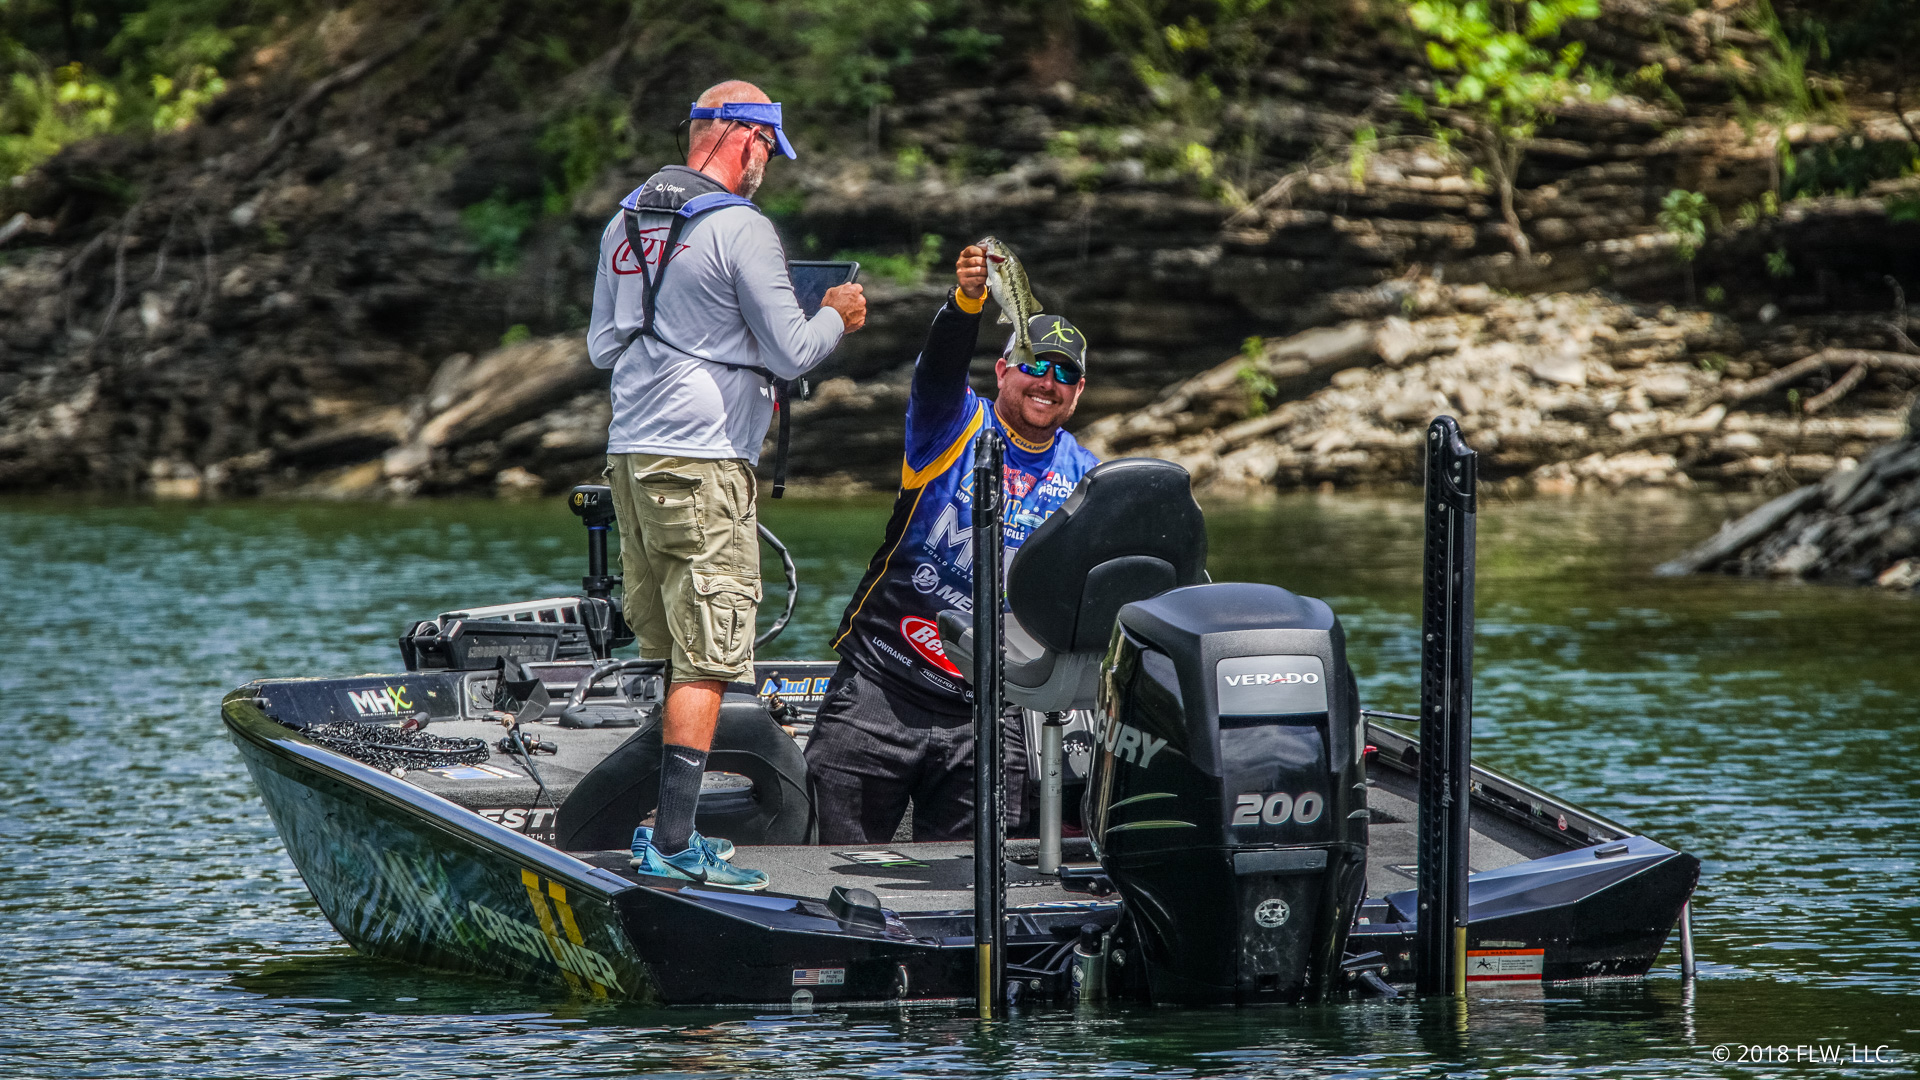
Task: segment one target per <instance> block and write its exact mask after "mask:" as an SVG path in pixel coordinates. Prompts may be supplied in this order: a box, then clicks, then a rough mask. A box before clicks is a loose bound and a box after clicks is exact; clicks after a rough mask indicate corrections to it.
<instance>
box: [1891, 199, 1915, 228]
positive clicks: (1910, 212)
mask: <svg viewBox="0 0 1920 1080" xmlns="http://www.w3.org/2000/svg"><path fill="white" fill-rule="evenodd" d="M1887 220H1888V221H1910V222H1920V195H1896V196H1894V197H1893V198H1891V199H1888V200H1887Z"/></svg>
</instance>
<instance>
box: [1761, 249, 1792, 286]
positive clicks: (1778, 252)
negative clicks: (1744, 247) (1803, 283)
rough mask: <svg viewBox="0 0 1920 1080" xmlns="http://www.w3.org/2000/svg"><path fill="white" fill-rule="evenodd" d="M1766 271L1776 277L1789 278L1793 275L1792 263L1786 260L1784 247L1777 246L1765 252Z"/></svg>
mask: <svg viewBox="0 0 1920 1080" xmlns="http://www.w3.org/2000/svg"><path fill="white" fill-rule="evenodd" d="M1767 273H1768V274H1769V275H1770V276H1772V277H1777V278H1790V277H1792V276H1793V264H1792V263H1790V262H1788V261H1787V249H1786V248H1784V247H1783V248H1777V249H1775V250H1773V251H1769V252H1767Z"/></svg>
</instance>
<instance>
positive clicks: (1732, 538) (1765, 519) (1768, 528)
mask: <svg viewBox="0 0 1920 1080" xmlns="http://www.w3.org/2000/svg"><path fill="white" fill-rule="evenodd" d="M1819 496H1820V485H1819V484H1808V485H1807V486H1805V487H1803V488H1799V489H1796V490H1794V491H1790V492H1788V493H1787V494H1785V495H1782V496H1780V497H1779V498H1777V499H1774V500H1773V501H1772V502H1769V503H1766V504H1764V505H1762V506H1761V507H1760V508H1759V509H1757V510H1754V511H1753V512H1751V513H1749V514H1748V515H1747V516H1746V517H1743V518H1740V519H1739V520H1737V521H1730V522H1728V523H1727V524H1726V525H1725V526H1723V527H1721V529H1720V531H1719V532H1718V533H1716V534H1715V535H1714V537H1713V539H1711V540H1709V541H1707V542H1706V543H1704V544H1701V545H1700V546H1699V547H1697V548H1694V549H1693V550H1692V551H1689V552H1687V553H1686V554H1685V555H1682V556H1680V557H1679V558H1677V559H1672V560H1669V561H1667V562H1663V563H1661V564H1660V565H1659V566H1656V567H1654V568H1653V572H1654V574H1655V575H1657V576H1659V577H1680V576H1682V575H1685V574H1693V573H1698V572H1699V571H1701V570H1711V569H1712V568H1713V567H1714V566H1716V565H1718V564H1719V563H1720V562H1722V561H1723V560H1725V559H1727V558H1728V557H1730V556H1732V555H1735V554H1737V553H1738V552H1739V551H1740V549H1742V548H1744V547H1746V546H1747V545H1748V544H1751V543H1753V542H1754V541H1755V540H1758V539H1760V538H1761V537H1763V536H1765V535H1767V534H1768V533H1770V532H1772V531H1773V530H1774V528H1775V527H1776V526H1778V525H1779V524H1780V523H1781V522H1783V521H1785V520H1787V519H1788V518H1790V517H1792V516H1793V515H1795V514H1797V513H1799V512H1800V511H1801V510H1803V509H1805V508H1806V506H1807V504H1808V503H1810V502H1812V501H1813V500H1814V499H1816V498H1818V497H1819Z"/></svg>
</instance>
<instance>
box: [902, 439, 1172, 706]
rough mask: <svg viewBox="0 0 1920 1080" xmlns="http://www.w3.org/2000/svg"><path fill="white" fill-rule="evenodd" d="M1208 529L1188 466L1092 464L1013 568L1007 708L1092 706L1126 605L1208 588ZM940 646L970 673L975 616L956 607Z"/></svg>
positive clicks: (944, 617)
mask: <svg viewBox="0 0 1920 1080" xmlns="http://www.w3.org/2000/svg"><path fill="white" fill-rule="evenodd" d="M1206 565H1207V529H1206V520H1205V518H1204V517H1203V516H1202V515H1201V513H1200V505H1199V504H1198V503H1196V502H1194V501H1193V486H1192V482H1191V480H1190V478H1189V477H1188V475H1187V470H1185V469H1183V468H1181V467H1180V466H1178V465H1175V464H1174V463H1173V462H1171V461H1162V460H1160V459H1158V458H1119V459H1117V460H1114V461H1107V462H1102V463H1101V464H1099V465H1096V466H1094V468H1093V470H1092V471H1090V472H1088V473H1087V475H1086V476H1085V477H1083V478H1082V479H1081V481H1080V484H1079V486H1078V487H1076V488H1074V490H1073V494H1072V495H1070V496H1068V497H1067V501H1066V502H1065V503H1063V504H1061V507H1060V509H1059V510H1058V511H1056V512H1055V513H1054V514H1053V515H1052V516H1051V517H1049V518H1047V520H1046V521H1045V522H1043V523H1042V524H1041V525H1040V527H1039V528H1037V529H1035V530H1034V531H1033V534H1032V535H1031V536H1029V537H1027V540H1026V543H1024V544H1022V545H1020V550H1019V551H1018V552H1015V553H1014V556H1013V562H1012V564H1011V565H1009V566H1008V568H1007V605H1008V609H1009V610H1008V612H1007V614H1006V618H1005V624H1004V625H1005V642H1004V646H1005V648H1004V655H1005V661H1004V663H1005V668H1004V670H1005V675H1006V696H1007V700H1009V701H1011V702H1013V703H1014V704H1016V705H1019V706H1021V707H1022V708H1027V709H1033V710H1035V711H1037V712H1067V711H1069V710H1072V709H1085V708H1091V707H1092V706H1093V697H1094V691H1095V688H1096V687H1097V685H1098V681H1099V678H1098V677H1099V671H1100V658H1101V657H1102V656H1103V655H1105V653H1106V650H1107V641H1108V639H1109V638H1110V637H1111V636H1112V634H1113V621H1114V618H1115V617H1116V616H1117V615H1118V614H1119V612H1120V609H1121V608H1122V607H1124V606H1126V605H1127V604H1131V603H1133V602H1134V601H1136V600H1145V599H1147V598H1148V597H1151V596H1158V595H1159V594H1160V593H1163V592H1165V591H1167V590H1168V589H1172V588H1177V587H1179V586H1182V585H1197V584H1199V583H1200V582H1202V581H1204V580H1206ZM937 622H938V624H939V627H940V644H941V647H942V648H944V649H945V650H946V654H947V658H948V659H949V660H951V661H952V662H953V663H954V665H955V666H956V667H958V668H959V669H960V671H961V673H962V674H963V675H967V676H971V674H972V672H973V617H972V616H971V615H969V614H967V613H965V612H961V611H957V610H947V611H943V612H941V613H940V616H939V618H938V620H937Z"/></svg>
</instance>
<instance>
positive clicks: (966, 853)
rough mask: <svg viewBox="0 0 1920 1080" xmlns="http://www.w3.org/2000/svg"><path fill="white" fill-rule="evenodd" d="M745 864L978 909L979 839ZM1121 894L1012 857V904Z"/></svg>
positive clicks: (779, 883) (629, 872)
mask: <svg viewBox="0 0 1920 1080" xmlns="http://www.w3.org/2000/svg"><path fill="white" fill-rule="evenodd" d="M572 854H573V855H574V857H576V858H578V859H581V860H583V861H585V862H588V863H591V864H592V865H594V866H598V867H600V868H601V869H603V870H610V871H612V872H613V873H615V874H618V875H620V876H621V877H623V878H626V879H627V880H628V881H632V882H634V883H636V884H656V883H660V882H662V881H663V880H665V879H661V878H651V877H646V876H643V875H641V874H638V873H636V872H635V871H634V870H633V868H632V867H631V866H629V865H628V857H629V856H628V853H627V852H624V851H586V852H581V851H576V852H573V853H572ZM734 861H735V862H737V863H739V864H740V865H741V866H751V867H753V868H754V869H756V870H762V871H765V872H766V874H767V877H768V878H769V879H770V880H769V884H768V886H767V888H768V890H769V891H770V892H775V893H785V894H787V895H790V896H802V897H809V898H813V899H819V898H821V897H824V896H826V895H827V894H828V893H830V892H832V891H833V887H834V886H836V885H844V886H846V887H847V888H850V889H866V890H867V891H869V892H871V893H873V894H874V895H875V896H877V897H879V899H880V906H881V907H884V908H888V909H890V910H892V911H896V912H899V913H901V914H914V913H919V912H933V911H964V912H967V913H969V914H971V913H972V911H973V843H972V842H971V841H958V842H945V843H920V844H916V843H898V844H867V845H850V844H849V845H840V844H835V845H826V846H820V847H795V846H781V847H772V846H768V847H742V848H740V849H739V850H738V852H737V854H735V855H734ZM1117 902H1118V897H1110V898H1104V899H1103V898H1100V897H1094V896H1089V895H1087V894H1086V893H1074V892H1068V891H1066V890H1065V889H1062V888H1061V887H1060V883H1059V881H1058V880H1057V879H1055V878H1054V877H1052V876H1050V875H1042V874H1040V873H1039V872H1038V871H1036V870H1034V869H1033V868H1032V867H1030V866H1023V865H1021V864H1019V863H1017V862H1012V861H1009V862H1008V863H1007V908H1008V909H1009V910H1019V909H1022V908H1034V907H1039V906H1043V905H1046V906H1056V905H1065V904H1071V905H1074V906H1076V907H1078V906H1101V905H1105V904H1114V903H1117Z"/></svg>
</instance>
